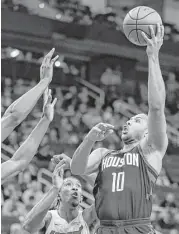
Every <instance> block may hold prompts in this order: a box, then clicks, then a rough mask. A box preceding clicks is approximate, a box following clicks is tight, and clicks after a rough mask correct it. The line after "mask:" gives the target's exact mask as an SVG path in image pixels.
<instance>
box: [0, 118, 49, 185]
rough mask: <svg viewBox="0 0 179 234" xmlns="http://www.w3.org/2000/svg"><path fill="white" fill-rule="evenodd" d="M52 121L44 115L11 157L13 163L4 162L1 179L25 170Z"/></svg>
mask: <svg viewBox="0 0 179 234" xmlns="http://www.w3.org/2000/svg"><path fill="white" fill-rule="evenodd" d="M49 124H50V121H49V120H48V119H47V118H46V117H43V118H42V119H41V120H40V121H39V123H38V124H37V126H36V127H35V128H34V130H33V131H32V132H31V134H30V135H29V137H28V138H27V139H26V140H25V142H24V143H23V144H22V145H21V146H20V147H19V149H18V150H17V151H16V152H15V154H14V155H13V157H12V158H11V159H10V162H11V163H8V161H7V162H5V163H4V164H2V167H1V169H2V171H1V179H2V180H4V179H5V178H6V177H7V176H10V175H11V174H12V173H14V172H16V171H22V170H24V169H25V168H26V167H27V165H28V164H29V163H30V161H31V160H32V158H33V157H34V155H35V153H36V152H37V149H38V147H39V145H40V143H41V141H42V139H43V137H44V135H45V133H46V131H47V129H48V127H49Z"/></svg>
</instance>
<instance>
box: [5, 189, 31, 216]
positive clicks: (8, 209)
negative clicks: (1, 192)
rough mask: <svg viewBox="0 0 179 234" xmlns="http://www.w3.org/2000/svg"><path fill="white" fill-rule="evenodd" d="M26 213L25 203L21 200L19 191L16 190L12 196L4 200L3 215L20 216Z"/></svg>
mask: <svg viewBox="0 0 179 234" xmlns="http://www.w3.org/2000/svg"><path fill="white" fill-rule="evenodd" d="M26 213H27V212H26V209H25V205H24V204H23V203H22V202H20V201H19V194H18V193H17V192H14V193H13V194H12V195H11V197H10V198H9V199H7V200H6V201H5V202H4V206H3V208H2V215H5V216H15V217H18V216H21V215H25V214H26Z"/></svg>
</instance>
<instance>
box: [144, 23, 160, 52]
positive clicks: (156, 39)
mask: <svg viewBox="0 0 179 234" xmlns="http://www.w3.org/2000/svg"><path fill="white" fill-rule="evenodd" d="M150 33H151V37H152V38H151V39H149V38H148V36H147V35H146V34H145V33H144V32H142V33H141V34H142V36H143V38H144V40H145V41H146V42H147V50H146V52H147V55H148V56H153V55H155V56H158V53H159V50H160V48H161V46H162V44H163V37H164V26H163V25H160V24H157V34H156V36H155V33H154V29H153V27H152V26H150Z"/></svg>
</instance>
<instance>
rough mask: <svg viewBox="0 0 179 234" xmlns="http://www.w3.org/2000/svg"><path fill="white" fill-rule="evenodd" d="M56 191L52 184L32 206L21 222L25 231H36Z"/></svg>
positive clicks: (55, 195) (54, 197)
mask: <svg viewBox="0 0 179 234" xmlns="http://www.w3.org/2000/svg"><path fill="white" fill-rule="evenodd" d="M58 193H59V190H58V189H57V188H56V187H54V186H53V187H52V188H51V189H50V190H49V191H48V193H47V194H46V195H45V196H44V197H43V198H42V199H41V200H40V201H39V202H38V203H37V204H36V205H35V206H34V207H33V208H32V210H31V211H30V212H29V213H28V214H27V216H26V218H25V221H24V223H23V228H24V229H25V230H26V231H28V232H30V233H33V232H35V231H38V229H39V227H40V226H41V223H42V221H43V220H44V218H45V216H46V214H47V212H48V210H49V209H50V207H51V205H52V203H53V202H54V200H55V199H56V197H57V195H58Z"/></svg>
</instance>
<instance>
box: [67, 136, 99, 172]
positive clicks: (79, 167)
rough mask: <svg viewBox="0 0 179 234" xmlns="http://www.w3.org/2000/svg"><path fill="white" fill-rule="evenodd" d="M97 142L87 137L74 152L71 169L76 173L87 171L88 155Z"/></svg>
mask: <svg viewBox="0 0 179 234" xmlns="http://www.w3.org/2000/svg"><path fill="white" fill-rule="evenodd" d="M94 144H95V142H94V141H92V140H90V139H89V138H88V137H85V139H84V140H83V142H82V143H81V144H80V146H79V147H78V148H77V150H76V151H75V153H74V154H73V157H72V161H71V171H72V173H73V174H75V175H83V174H84V173H85V171H86V167H87V162H88V157H89V155H90V153H91V150H92V148H93V146H94Z"/></svg>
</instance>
